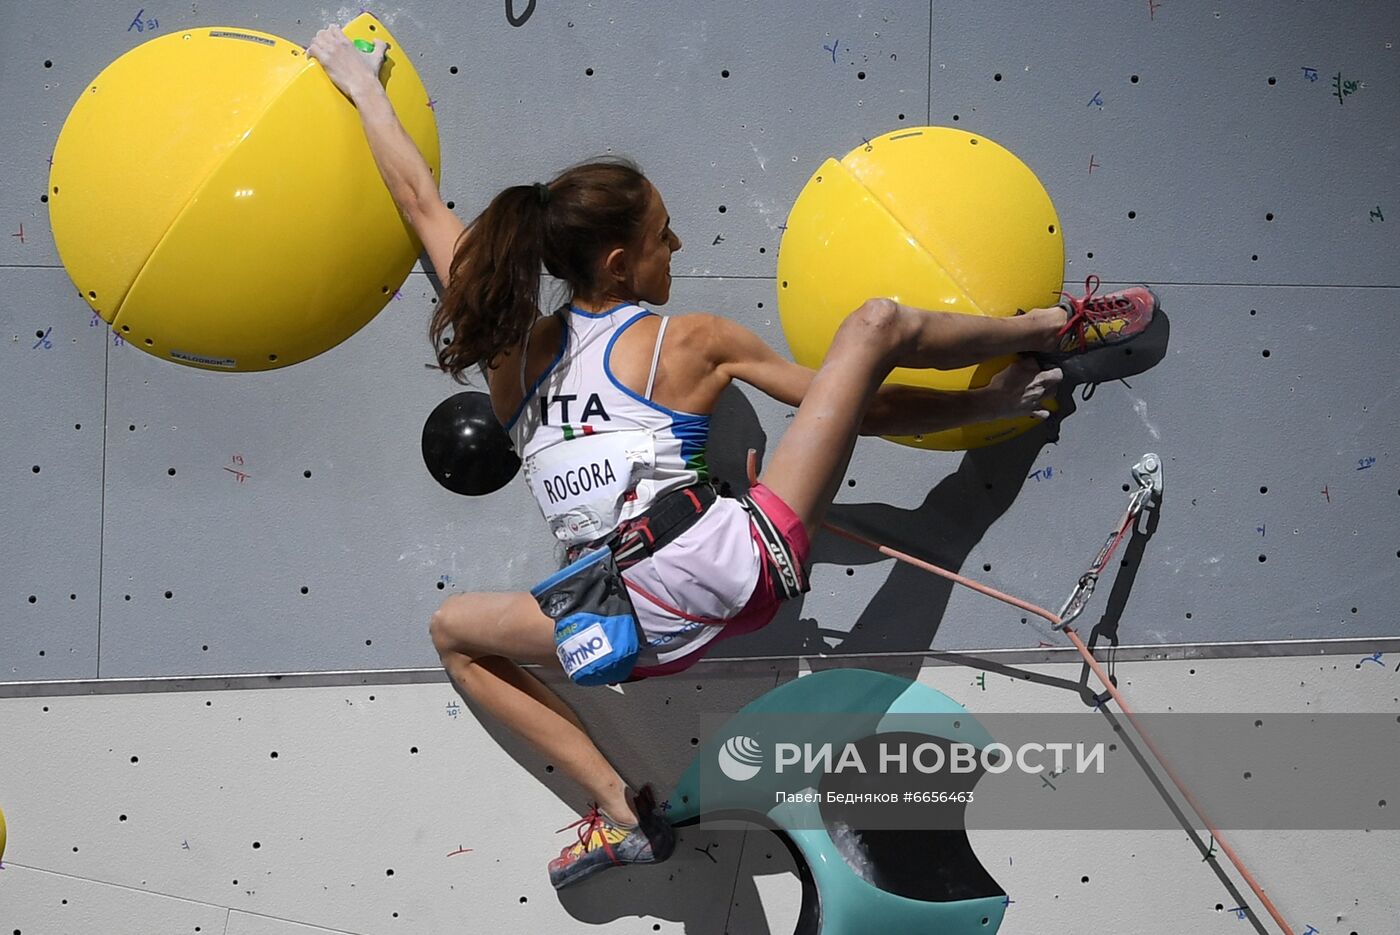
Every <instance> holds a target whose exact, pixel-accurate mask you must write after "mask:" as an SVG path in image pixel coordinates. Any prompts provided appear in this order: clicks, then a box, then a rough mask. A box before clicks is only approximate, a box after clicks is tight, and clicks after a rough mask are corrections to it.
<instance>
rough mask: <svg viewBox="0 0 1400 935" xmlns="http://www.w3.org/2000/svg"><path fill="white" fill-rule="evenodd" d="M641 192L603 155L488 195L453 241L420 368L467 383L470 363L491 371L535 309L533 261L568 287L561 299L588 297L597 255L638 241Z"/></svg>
mask: <svg viewBox="0 0 1400 935" xmlns="http://www.w3.org/2000/svg"><path fill="white" fill-rule="evenodd" d="M647 188H648V185H647V180H646V176H644V175H643V174H642V171H641V169H639V168H638V167H637V166H636V165H635V164H634V163H632V162H630V161H629V160H626V159H620V158H610V159H606V160H595V161H593V162H586V163H582V164H580V165H577V166H574V167H573V168H570V169H567V170H565V171H564V172H563V173H561V174H560V175H558V176H556V177H555V178H554V180H553V181H551V182H550V183H549V185H548V191H547V192H541V191H540V187H539V186H537V185H513V186H511V187H510V188H507V189H506V190H504V191H502V192H501V193H500V194H498V195H497V196H496V197H495V198H493V199H491V203H490V204H489V205H487V206H486V210H485V211H483V212H481V214H479V215H477V217H476V220H474V221H472V222H471V224H469V225H467V229H466V231H465V232H464V233H463V234H462V236H460V237H459V238H458V240H457V245H456V250H455V251H454V253H453V257H452V271H451V275H450V277H449V279H448V286H447V289H446V290H445V291H444V293H443V295H442V300H441V301H440V302H439V303H438V307H437V309H436V311H434V313H433V318H432V322H431V324H430V325H429V327H428V334H429V337H430V338H431V340H432V343H433V347H434V348H435V349H436V352H437V359H438V363H437V365H436V366H434V365H433V364H428V365H427V366H428V368H429V369H436V370H441V371H443V372H444V373H448V374H450V375H451V376H452V379H453V380H455V381H456V382H458V383H463V384H465V383H466V381H465V380H463V379H462V373H463V371H465V370H466V369H467V368H468V367H471V366H473V365H475V364H478V363H481V362H483V361H484V362H485V363H486V366H487V367H488V368H493V369H494V368H495V366H496V363H497V360H498V358H499V357H500V355H501V354H502V353H503V352H504V351H508V350H510V349H512V348H515V347H519V346H520V345H521V343H522V342H523V341H524V339H525V336H526V335H527V334H528V333H529V332H530V329H531V327H533V326H534V324H535V321H536V319H537V318H538V317H539V314H540V267H541V266H543V267H544V269H545V270H547V271H548V272H549V274H550V275H551V276H554V277H555V278H557V279H560V280H563V282H564V283H565V284H566V285H567V287H568V290H569V294H568V300H570V301H571V300H572V299H573V298H574V297H575V296H577V295H580V294H585V295H591V294H592V293H593V292H594V291H595V290H596V288H597V286H598V283H597V271H598V260H599V256H600V254H601V253H602V252H603V251H606V250H611V249H613V248H614V247H618V246H626V245H631V244H633V243H635V242H637V240H638V238H639V237H640V235H641V223H642V219H643V216H644V214H645V212H646V206H647ZM449 328H450V329H451V333H452V336H451V340H450V341H449V340H446V339H445V338H444V335H445V334H446V333H447V331H448V329H449Z"/></svg>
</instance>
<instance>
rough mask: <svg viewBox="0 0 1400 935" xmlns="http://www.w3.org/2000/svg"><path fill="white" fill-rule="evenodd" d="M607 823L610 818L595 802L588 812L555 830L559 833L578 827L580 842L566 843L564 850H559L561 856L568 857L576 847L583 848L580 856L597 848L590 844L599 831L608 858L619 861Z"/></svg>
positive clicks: (614, 861)
mask: <svg viewBox="0 0 1400 935" xmlns="http://www.w3.org/2000/svg"><path fill="white" fill-rule="evenodd" d="M607 825H608V820H607V819H606V818H604V817H603V815H602V814H601V813H600V812H599V811H598V805H597V803H596V802H595V803H594V805H593V807H592V808H591V809H589V811H588V814H586V815H584V816H583V817H582V818H580V819H579V820H578V821H576V822H574V823H572V824H568V825H565V826H564V827H562V828H560V829H559V831H556V832H555V834H559V833H560V832H563V831H568V830H569V829H570V828H577V829H578V843H577V844H569V845H566V846H565V847H564V848H563V850H561V851H560V852H559V856H560V857H562V858H567V857H568V856H569V852H570V851H572V850H573V849H574V848H575V847H578V848H581V850H580V851H579V856H580V857H582V856H583V855H584V854H587V853H588V852H589V851H590V850H596V848H590V847H589V846H588V845H589V842H590V841H592V840H593V834H594V832H597V834H598V840H600V841H602V842H603V850H604V851H606V852H607V855H608V858H609V859H610V860H612V862H613V863H617V855H616V854H614V853H613V849H612V845H611V844H609V843H608V835H607V831H606V828H607Z"/></svg>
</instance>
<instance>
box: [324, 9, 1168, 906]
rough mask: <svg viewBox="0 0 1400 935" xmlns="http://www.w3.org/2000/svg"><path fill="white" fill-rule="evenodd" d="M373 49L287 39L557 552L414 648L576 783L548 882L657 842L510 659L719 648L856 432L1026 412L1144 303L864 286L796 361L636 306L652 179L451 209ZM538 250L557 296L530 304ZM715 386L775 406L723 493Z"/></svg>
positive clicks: (463, 602) (609, 659) (643, 858)
mask: <svg viewBox="0 0 1400 935" xmlns="http://www.w3.org/2000/svg"><path fill="white" fill-rule="evenodd" d="M383 47H384V43H382V42H378V43H376V48H375V52H374V53H373V54H372V55H364V54H361V53H359V52H358V51H356V50H355V48H354V47H353V46H352V45H351V44H350V42H349V41H348V40H347V39H346V37H345V35H344V34H343V33H342V32H341V31H340V30H339V29H337V28H334V27H332V28H329V29H326V30H323V31H322V32H321V33H319V34H318V35H317V37H316V39H315V41H314V42H313V43H312V45H311V46H310V48H309V52H310V54H311V55H312V56H314V57H315V58H317V59H318V60H319V61H320V62H321V64H322V66H323V67H324V69H325V71H326V73H327V75H328V76H329V77H330V79H331V80H332V81H333V82H334V83H335V84H336V86H337V87H339V88H340V89H341V91H342V92H344V93H345V94H346V95H347V96H348V97H349V98H350V99H351V100H352V101H354V103H355V104H356V106H357V107H358V108H359V112H360V114H361V118H362V120H363V123H364V126H365V130H366V135H367V137H368V139H369V144H370V147H371V149H372V150H373V152H374V156H375V159H376V160H377V162H378V165H379V167H380V170H381V172H382V174H383V176H384V180H385V182H386V184H387V185H388V187H389V190H390V192H391V193H392V194H393V195H394V198H395V201H396V202H397V204H398V205H399V207H400V209H401V210H402V212H403V214H404V216H405V218H406V219H407V220H408V222H409V223H410V224H411V225H412V226H413V228H414V230H415V231H416V232H417V234H418V236H419V238H420V239H421V240H422V242H423V244H424V246H425V248H426V249H427V252H428V254H429V257H430V259H431V260H432V262H433V266H434V267H435V269H436V271H437V273H438V276H439V278H440V280H441V281H442V283H443V286H444V293H443V295H442V299H441V301H440V303H439V305H438V308H437V310H436V311H435V313H434V315H433V317H432V322H431V325H430V328H429V332H430V336H431V338H432V341H433V346H434V348H435V350H436V354H437V361H438V364H437V366H438V368H440V369H441V370H442V371H443V372H445V373H448V374H450V375H451V376H452V377H453V378H454V379H456V380H458V381H459V382H463V381H462V379H461V378H462V375H463V373H465V372H466V371H467V370H468V369H469V368H473V367H475V366H477V365H482V364H484V365H485V372H486V376H487V382H488V384H489V389H490V397H491V404H492V408H493V410H494V412H495V414H496V416H497V418H498V419H499V420H500V422H501V424H502V425H503V426H505V427H506V429H507V430H508V431H509V433H510V435H511V438H512V440H513V442H514V444H515V448H516V452H517V453H518V454H519V455H520V457H521V459H522V461H523V464H524V473H525V477H526V481H527V483H528V484H529V487H530V490H531V492H532V493H533V494H534V495H535V497H536V499H537V500H538V501H539V505H540V509H541V512H542V513H543V514H544V517H545V519H546V521H547V522H548V524H549V526H550V529H551V531H552V532H553V533H554V535H555V537H556V538H557V539H559V540H560V541H561V542H562V543H563V544H564V545H565V546H567V547H568V549H569V551H568V557H569V559H570V560H571V564H570V565H569V567H568V568H566V569H564V570H563V571H561V572H559V573H558V574H557V575H555V576H552V577H551V578H550V579H548V580H546V581H545V582H542V583H541V584H540V585H537V586H536V587H535V588H534V589H533V592H526V591H515V592H507V593H472V594H454V595H452V596H450V597H448V598H447V599H446V600H445V601H444V602H443V603H442V606H441V607H439V608H438V610H437V611H436V612H435V613H434V614H433V615H432V618H431V621H430V625H429V632H430V634H431V636H432V641H433V645H434V647H436V649H437V652H438V655H439V657H440V659H441V660H442V663H443V666H444V668H445V669H446V672H447V674H448V676H449V677H450V678H451V680H452V684H453V686H454V687H455V688H456V690H457V691H458V692H459V693H460V694H461V695H462V697H463V698H464V699H466V700H467V701H468V702H469V703H470V704H471V705H472V706H473V708H474V709H475V710H477V711H482V712H486V713H488V714H489V715H490V716H492V717H494V718H496V719H497V720H499V721H500V722H501V723H502V724H504V725H506V726H507V727H509V728H511V729H512V730H514V731H516V732H517V733H518V734H520V735H521V736H522V737H524V738H525V739H526V740H527V741H529V742H530V743H531V744H532V745H533V746H534V747H536V748H537V749H538V750H539V751H540V752H541V753H542V754H543V755H544V756H545V757H546V758H548V759H549V761H550V762H552V763H556V764H558V765H559V767H560V768H561V769H563V770H564V771H565V772H566V773H567V774H568V775H569V776H570V777H572V778H573V779H574V780H575V781H576V782H578V783H579V784H580V785H581V786H582V787H583V789H584V790H585V791H586V792H587V793H588V794H589V797H590V798H591V799H592V800H593V801H594V803H595V804H594V806H593V808H592V810H591V811H590V812H589V813H588V814H587V815H586V816H585V817H584V818H582V819H580V821H579V822H577V823H576V826H578V827H579V834H578V843H576V844H572V845H571V846H567V847H565V848H564V849H563V850H562V851H561V853H560V855H559V856H558V857H557V858H555V859H554V860H552V861H550V863H549V876H550V880H551V882H552V883H553V884H554V886H555V887H562V886H565V885H568V884H570V883H572V882H575V881H577V880H580V879H583V878H584V877H586V876H589V875H591V874H592V873H595V872H597V871H599V870H602V869H605V868H607V867H610V866H614V865H618V864H629V863H651V862H656V861H660V860H664V859H665V858H666V857H667V856H669V854H670V852H671V850H672V848H673V847H674V836H673V832H672V831H671V828H670V826H669V825H668V824H667V822H666V821H665V819H664V817H662V816H661V814H660V812H659V810H658V808H657V804H656V802H655V800H654V797H653V795H652V792H651V788H650V786H643V787H641V788H640V789H639V790H638V791H637V792H636V793H635V794H634V793H633V792H632V791H631V789H630V788H629V786H628V784H627V783H626V782H625V781H624V780H623V779H622V777H621V776H620V775H619V774H618V772H617V770H616V769H614V768H613V766H612V765H611V764H610V763H609V762H608V761H607V759H605V758H604V756H603V754H602V753H601V752H599V750H598V748H597V746H595V745H594V743H593V741H592V740H591V739H590V737H589V734H588V731H587V729H586V728H585V727H584V725H583V724H582V722H581V721H580V720H579V719H578V717H577V716H576V715H575V714H574V712H573V711H572V710H571V709H570V708H569V707H568V706H567V705H566V704H565V703H564V701H563V700H562V699H561V698H560V697H559V696H558V695H557V694H555V692H553V691H552V690H551V689H550V688H548V687H547V686H546V685H545V684H544V683H543V682H542V681H540V680H539V679H538V678H536V677H535V676H534V675H533V674H531V673H530V672H528V671H526V670H525V669H524V668H522V667H521V666H520V664H519V663H522V662H524V663H533V664H535V665H538V666H541V667H544V668H546V669H550V670H553V671H556V672H557V671H560V670H561V669H562V670H563V671H564V672H566V673H567V674H569V675H570V676H571V677H573V678H575V679H576V680H578V681H581V682H585V683H588V681H589V679H591V680H592V681H593V682H594V683H597V682H600V681H621V680H631V679H637V678H645V677H650V676H657V675H665V674H670V673H674V672H679V671H681V670H684V669H686V668H688V667H689V666H691V665H693V664H694V663H695V662H696V661H697V660H698V659H700V657H701V656H703V655H704V654H705V653H706V652H707V651H708V650H709V649H710V648H711V647H712V646H713V645H714V644H715V642H716V641H718V640H721V639H726V638H730V637H733V636H736V635H738V634H741V633H749V632H752V631H754V630H756V629H758V628H760V627H762V626H763V625H764V624H766V623H767V622H768V621H769V620H771V619H772V618H773V616H774V614H775V613H776V611H777V609H778V607H779V603H780V602H781V601H782V600H783V599H785V598H788V597H792V596H795V595H797V594H800V593H801V592H802V591H804V590H805V589H806V566H807V561H808V553H809V544H810V542H811V538H812V536H813V535H814V534H815V533H816V531H817V529H818V527H819V526H820V525H821V523H822V518H823V516H824V515H825V513H826V510H827V507H828V505H829V504H830V503H831V501H832V498H833V496H834V495H835V493H836V490H837V487H838V485H839V484H840V482H841V479H842V476H843V474H844V473H845V470H846V466H847V463H848V462H849V460H850V457H851V452H852V448H853V446H854V445H855V441H856V438H857V437H858V436H860V435H913V434H917V433H921V432H937V431H940V430H942V429H947V428H951V427H954V426H957V425H963V424H969V423H974V422H984V421H988V420H991V419H996V418H1002V417H1009V416H1024V415H1032V416H1035V417H1037V418H1042V419H1043V418H1046V417H1048V415H1049V413H1048V411H1047V410H1046V409H1044V408H1043V406H1042V402H1043V400H1044V399H1045V398H1046V397H1047V396H1049V395H1051V394H1053V392H1054V391H1055V389H1056V387H1057V385H1058V383H1059V381H1060V379H1061V373H1060V371H1059V370H1058V369H1055V368H1052V369H1046V370H1042V369H1041V368H1040V366H1039V365H1038V364H1037V363H1036V358H1037V357H1038V358H1039V359H1040V360H1043V361H1047V362H1050V363H1053V362H1055V361H1056V360H1058V359H1061V358H1063V357H1064V356H1065V355H1069V354H1075V353H1079V352H1082V351H1084V350H1087V349H1091V348H1093V347H1095V346H1097V345H1101V344H1105V343H1108V342H1121V341H1125V340H1129V339H1131V338H1132V337H1134V336H1136V335H1137V334H1139V333H1141V332H1142V330H1143V329H1144V328H1145V327H1146V326H1147V324H1148V322H1149V321H1150V319H1151V318H1152V315H1153V312H1154V310H1155V309H1156V306H1157V303H1156V298H1155V296H1154V295H1153V294H1152V292H1151V291H1150V290H1148V289H1147V288H1145V287H1137V288H1132V289H1128V290H1126V291H1122V292H1116V293H1113V294H1111V295H1104V296H1098V297H1094V296H1093V290H1092V289H1091V290H1090V293H1089V295H1087V296H1085V297H1083V298H1072V297H1070V296H1068V295H1067V294H1066V301H1065V302H1063V303H1061V304H1060V305H1058V306H1054V307H1050V308H1036V309H1031V310H1029V311H1027V312H1025V313H1024V314H1020V315H1016V316H1014V317H1009V318H985V317H978V316H971V315H960V314H952V313H944V312H935V311H924V310H921V309H917V308H910V307H907V306H904V305H901V304H899V303H897V302H895V301H892V300H890V299H888V298H872V299H870V300H869V301H867V302H865V303H864V304H862V305H861V306H860V307H859V308H856V309H854V310H853V311H852V312H851V313H850V315H849V316H848V317H847V318H846V319H845V321H844V322H843V323H842V325H841V326H840V328H839V329H838V330H837V332H836V335H835V338H834V339H833V341H832V344H831V348H830V350H829V351H828V352H827V355H826V358H825V360H824V361H823V362H822V365H821V369H819V370H816V371H813V370H811V369H808V368H806V367H802V366H799V365H797V364H795V363H793V362H792V361H789V360H786V359H784V358H783V357H781V356H779V355H778V354H777V353H776V352H774V351H773V350H772V349H771V348H769V347H768V346H767V345H766V344H765V343H764V342H763V341H762V340H761V339H760V338H758V337H757V336H756V335H755V334H753V333H752V332H751V331H749V330H748V329H747V328H745V327H743V326H742V325H740V324H738V323H736V322H734V321H731V320H730V319H728V318H725V317H723V316H718V315H711V314H701V313H695V314H686V315H675V316H669V317H662V316H659V315H657V314H656V313H654V312H652V311H651V310H650V308H651V307H655V306H661V305H664V304H665V303H666V301H667V299H668V298H669V297H670V291H671V270H670V265H671V257H672V255H673V254H674V253H675V252H676V251H678V250H680V249H681V240H680V238H679V237H678V236H676V234H675V232H674V231H673V230H672V227H671V218H670V216H669V215H668V213H667V209H666V203H665V201H664V200H663V199H662V196H661V193H660V192H658V191H657V190H656V188H655V187H654V186H653V185H652V184H651V183H650V182H649V181H648V180H647V178H646V177H645V176H644V175H643V174H642V173H641V172H640V171H639V170H638V169H637V168H635V167H634V166H633V165H631V164H630V163H628V162H625V161H622V160H610V161H598V162H591V163H586V164H582V165H578V166H575V167H573V168H571V169H568V170H567V171H565V172H563V173H561V174H560V175H558V176H556V177H555V178H553V179H551V180H550V181H548V182H544V183H540V182H537V183H534V184H528V185H515V186H512V187H510V188H507V189H505V190H504V191H502V192H500V193H499V194H497V195H496V196H495V197H494V198H492V199H491V201H490V203H489V204H488V205H487V206H486V209H485V210H484V211H482V212H481V213H480V214H479V215H478V216H477V217H476V218H475V219H474V220H473V221H472V222H471V224H469V225H466V226H464V225H462V223H461V222H460V221H459V220H458V219H457V218H456V217H455V216H454V214H453V213H452V212H451V211H450V210H448V209H447V208H446V207H445V206H444V205H443V203H442V201H441V199H440V198H439V195H438V188H437V183H436V181H435V180H434V179H433V178H432V175H431V173H430V171H429V169H428V167H427V165H426V163H425V162H424V161H423V159H422V157H421V155H420V154H419V153H418V151H417V149H416V148H415V146H414V144H413V143H412V141H411V140H410V139H409V137H408V135H407V134H406V133H405V132H404V131H403V129H402V127H401V125H400V124H399V123H398V120H397V118H396V117H395V115H394V112H393V109H392V107H391V106H390V104H389V102H388V98H387V97H386V96H385V94H384V91H383V89H382V87H381V86H380V84H379V82H378V80H377V78H376V76H377V74H378V67H379V64H380V62H381V61H382V59H383V55H384V48H383ZM542 269H543V270H546V271H548V272H549V273H550V274H551V275H552V276H554V277H556V278H557V279H559V280H561V281H562V282H563V283H565V284H566V286H567V289H568V295H569V300H568V302H567V303H565V304H564V305H562V306H561V307H559V308H558V309H556V310H554V311H553V313H552V314H548V315H543V316H542V315H541V309H540V305H539V303H540V274H541V270H542ZM1013 354H1023V355H1034V356H1024V357H1021V358H1019V359H1018V361H1017V363H1015V364H1014V365H1012V366H1009V367H1007V368H1006V369H1004V370H1003V371H1002V372H1001V373H1000V374H998V375H997V376H996V377H995V378H994V379H993V380H992V381H991V382H990V383H989V384H988V385H987V386H985V387H983V388H980V389H973V390H969V391H967V392H956V393H954V392H941V391H936V390H930V389H923V388H913V387H907V386H897V385H891V386H884V385H882V383H883V381H884V379H885V377H886V376H887V375H888V374H889V373H890V371H891V370H892V369H893V368H895V367H934V368H940V369H954V368H961V367H966V366H969V365H972V364H975V363H978V362H980V361H984V360H988V359H991V358H995V357H1001V356H1006V355H1013ZM735 380H739V381H741V382H743V383H747V384H749V385H750V386H752V387H754V388H755V389H757V390H760V391H762V392H764V393H767V394H768V395H770V396H772V397H773V398H775V399H777V400H780V401H781V402H783V403H786V404H787V405H789V406H794V407H796V410H797V411H796V415H795V416H794V417H793V419H792V423H791V425H790V426H789V427H788V429H787V431H786V432H784V433H783V436H782V439H781V440H780V441H779V442H778V445H777V448H776V450H775V451H774V452H773V454H772V456H771V457H770V458H769V461H768V465H767V467H766V468H765V470H764V471H763V473H762V475H761V476H760V477H759V479H758V483H757V484H755V485H754V486H752V487H751V488H750V489H749V491H748V495H747V497H745V498H742V499H736V498H731V497H724V496H717V495H716V493H715V491H714V490H713V488H712V487H711V486H710V484H709V483H708V481H709V474H708V469H707V467H706V462H705V449H706V444H707V441H708V430H709V420H710V413H711V412H712V410H713V409H714V406H715V402H716V400H717V399H718V398H719V397H720V394H721V393H722V392H723V391H724V390H725V388H726V387H728V386H729V385H730V383H731V382H733V381H735ZM634 621H635V622H634ZM629 640H635V645H632V646H630V647H629V646H628V645H627V644H628V642H629ZM633 654H635V655H633ZM571 827H573V826H571Z"/></svg>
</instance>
